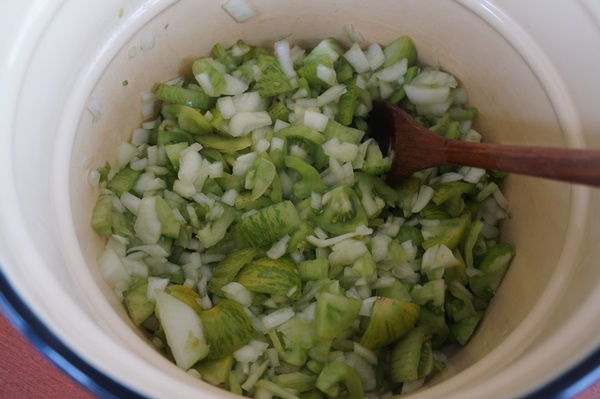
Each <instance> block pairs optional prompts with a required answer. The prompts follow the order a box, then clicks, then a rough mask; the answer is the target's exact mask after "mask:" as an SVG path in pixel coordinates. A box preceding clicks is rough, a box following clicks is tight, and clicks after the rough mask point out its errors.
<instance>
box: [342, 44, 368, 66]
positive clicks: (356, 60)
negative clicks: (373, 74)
mask: <svg viewBox="0 0 600 399" xmlns="http://www.w3.org/2000/svg"><path fill="white" fill-rule="evenodd" d="M344 58H346V60H347V61H348V62H349V63H350V65H352V68H354V70H355V71H356V72H358V73H365V72H367V71H368V70H370V69H371V65H370V64H369V60H368V59H367V56H366V55H365V53H364V52H363V51H362V49H361V48H360V46H359V45H358V44H357V43H354V44H353V45H352V47H350V49H349V50H348V51H346V53H344Z"/></svg>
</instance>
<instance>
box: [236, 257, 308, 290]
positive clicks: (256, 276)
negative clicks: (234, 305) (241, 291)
mask: <svg viewBox="0 0 600 399" xmlns="http://www.w3.org/2000/svg"><path fill="white" fill-rule="evenodd" d="M236 280H237V282H238V283H240V284H242V285H243V286H244V287H246V288H247V289H248V290H249V291H252V292H256V293H260V294H269V295H283V296H289V297H291V298H299V297H300V294H301V292H300V290H301V287H302V281H301V280H300V274H299V273H298V268H297V267H296V265H295V264H294V262H292V260H291V259H290V258H289V257H287V256H284V257H281V258H279V259H276V260H275V259H270V258H260V259H256V260H255V261H253V262H252V263H250V264H248V265H246V266H244V268H243V269H242V270H241V271H240V272H239V273H238V275H237V277H236Z"/></svg>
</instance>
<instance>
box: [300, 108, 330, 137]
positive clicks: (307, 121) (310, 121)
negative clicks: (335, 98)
mask: <svg viewBox="0 0 600 399" xmlns="http://www.w3.org/2000/svg"><path fill="white" fill-rule="evenodd" d="M327 122H329V118H328V117H327V115H323V114H322V113H320V112H319V111H316V110H313V109H307V110H306V112H304V126H308V127H310V128H313V129H315V130H317V131H319V132H323V131H325V127H326V126H327Z"/></svg>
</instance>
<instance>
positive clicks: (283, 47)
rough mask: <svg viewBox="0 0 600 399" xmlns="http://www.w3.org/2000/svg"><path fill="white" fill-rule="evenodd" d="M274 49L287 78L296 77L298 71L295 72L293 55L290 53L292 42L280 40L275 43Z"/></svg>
mask: <svg viewBox="0 0 600 399" xmlns="http://www.w3.org/2000/svg"><path fill="white" fill-rule="evenodd" d="M273 47H274V50H275V55H276V56H277V60H278V61H279V64H280V65H281V69H283V72H284V73H285V76H287V77H288V78H293V77H295V76H296V71H295V70H294V62H293V61H292V55H291V52H290V42H288V41H287V40H280V41H277V42H275V44H274V45H273Z"/></svg>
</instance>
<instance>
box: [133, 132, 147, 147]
mask: <svg viewBox="0 0 600 399" xmlns="http://www.w3.org/2000/svg"><path fill="white" fill-rule="evenodd" d="M149 139H150V130H149V129H142V128H137V129H133V132H132V134H131V144H133V145H137V146H140V145H142V144H147V143H148V140H149Z"/></svg>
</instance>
